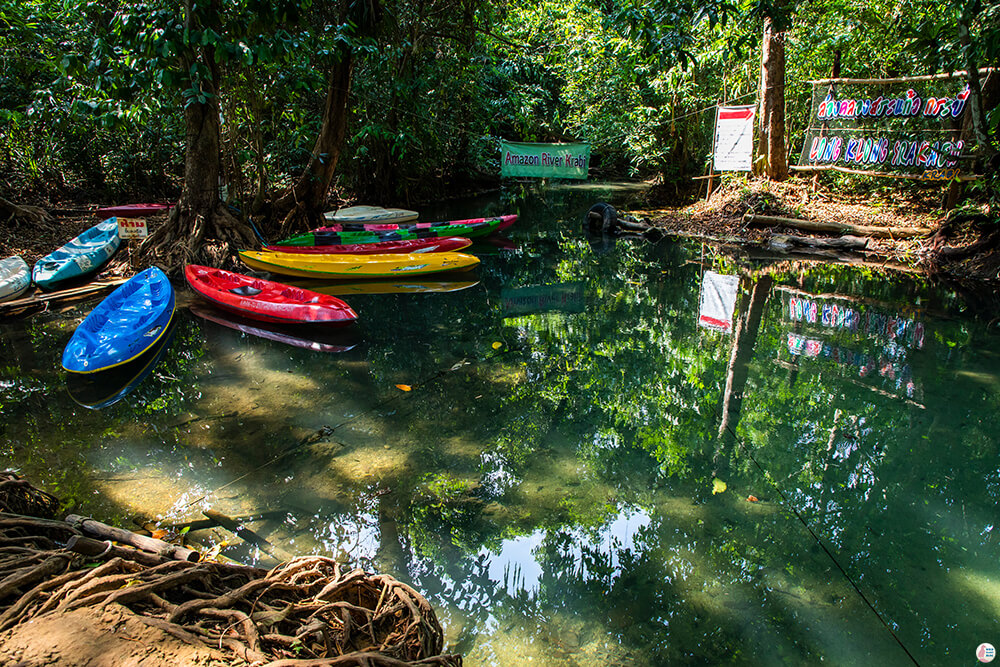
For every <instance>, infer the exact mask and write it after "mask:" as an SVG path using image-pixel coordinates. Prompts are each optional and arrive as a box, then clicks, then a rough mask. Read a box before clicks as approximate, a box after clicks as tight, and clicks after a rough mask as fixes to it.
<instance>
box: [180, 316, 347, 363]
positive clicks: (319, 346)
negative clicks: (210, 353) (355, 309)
mask: <svg viewBox="0 0 1000 667" xmlns="http://www.w3.org/2000/svg"><path fill="white" fill-rule="evenodd" d="M190 311H191V313H192V314H194V315H197V316H198V317H200V318H201V319H203V320H206V321H208V322H212V323H214V324H218V325H221V326H224V327H227V328H229V329H233V330H235V331H239V332H241V333H245V334H248V335H250V336H257V337H258V338H266V339H267V340H273V341H277V342H279V343H284V344H285V345H291V346H293V347H301V348H304V349H307V350H314V351H316V352H329V353H337V352H347V351H348V350H352V349H354V347H355V346H357V344H358V340H357V334H356V333H355V331H354V328H353V327H351V326H350V325H348V326H346V327H337V326H334V325H325V326H324V325H315V324H314V325H301V326H296V325H293V324H276V323H272V322H262V321H260V320H251V319H248V318H245V317H241V316H239V315H235V314H233V313H227V312H224V311H221V310H219V309H218V308H212V307H210V306H204V305H201V304H192V305H191V306H190Z"/></svg>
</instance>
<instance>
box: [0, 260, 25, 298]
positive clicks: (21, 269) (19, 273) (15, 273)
mask: <svg viewBox="0 0 1000 667" xmlns="http://www.w3.org/2000/svg"><path fill="white" fill-rule="evenodd" d="M30 286H31V267H29V266H28V263H27V262H25V261H24V260H23V259H21V257H20V255H14V256H13V257H7V258H6V259H0V301H13V300H14V299H16V298H17V297H19V296H21V295H22V294H24V293H25V292H26V291H28V288H29V287H30Z"/></svg>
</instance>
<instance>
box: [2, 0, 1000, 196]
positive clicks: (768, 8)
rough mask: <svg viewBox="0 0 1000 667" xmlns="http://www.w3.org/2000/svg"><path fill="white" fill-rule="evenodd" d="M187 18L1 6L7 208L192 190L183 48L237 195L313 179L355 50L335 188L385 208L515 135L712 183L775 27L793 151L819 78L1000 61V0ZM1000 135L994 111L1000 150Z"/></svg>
mask: <svg viewBox="0 0 1000 667" xmlns="http://www.w3.org/2000/svg"><path fill="white" fill-rule="evenodd" d="M184 7H185V3H180V2H168V1H166V0H146V1H145V2H140V3H131V4H128V5H121V6H119V5H116V4H112V3H105V2H93V1H86V0H67V1H59V2H56V1H54V0H28V1H24V2H21V1H15V0H0V49H3V51H4V56H5V57H4V58H3V59H2V60H0V137H2V140H0V167H2V169H3V171H4V173H5V174H7V179H6V180H5V182H4V183H3V184H2V186H0V188H2V190H3V192H0V194H2V195H5V196H7V197H8V198H16V199H20V200H32V199H39V200H44V199H48V200H50V201H52V200H58V199H67V198H68V199H77V200H87V201H93V200H108V201H111V200H124V199H130V198H132V199H139V198H166V197H176V195H177V194H178V192H179V187H180V180H181V179H182V175H183V158H184V140H185V136H184V134H185V133H184V118H183V108H184V106H185V105H186V104H189V103H191V102H192V101H204V99H203V98H204V95H203V94H202V93H201V92H200V91H202V92H203V89H201V88H199V81H202V80H204V78H205V77H207V76H208V75H209V72H208V69H209V68H208V66H207V65H206V64H205V63H198V64H197V66H194V65H191V66H185V65H184V63H186V62H188V60H186V59H185V56H184V54H185V52H186V50H187V51H190V50H191V49H194V48H200V47H203V46H209V47H211V50H212V52H213V53H214V54H215V55H214V58H215V60H216V63H215V65H216V66H217V67H218V70H219V72H218V77H219V79H220V80H219V82H218V83H219V93H218V94H219V98H220V103H221V111H222V118H223V126H222V132H223V152H224V156H223V157H224V170H225V172H226V181H227V182H228V183H229V184H230V188H229V194H230V195H231V196H232V197H234V198H235V200H236V201H237V202H239V201H244V202H248V201H249V200H250V199H252V198H253V197H254V196H258V195H260V194H262V193H264V194H265V196H266V193H268V192H270V193H272V194H273V193H274V192H276V191H277V190H278V189H280V188H284V187H287V185H288V184H289V183H290V182H291V181H292V180H293V179H294V178H295V176H296V175H297V174H298V173H300V172H301V170H302V168H303V166H304V165H305V163H306V162H307V161H308V159H309V155H310V151H311V149H312V146H313V143H314V141H315V137H316V135H317V132H318V130H319V125H320V121H321V118H320V116H321V113H322V109H321V107H322V101H323V96H324V94H325V91H326V85H327V76H328V72H329V66H330V61H331V58H335V57H337V56H336V54H338V53H341V52H342V50H343V49H350V50H351V51H352V52H353V54H354V58H355V62H356V66H355V68H354V74H353V79H352V82H351V93H352V95H351V102H350V104H349V113H350V118H349V125H348V132H347V138H346V145H345V147H344V153H343V159H342V160H341V161H340V165H339V167H338V176H337V180H336V181H335V183H334V188H335V192H334V193H333V194H335V195H339V196H341V197H359V196H360V197H364V198H365V199H367V200H372V201H375V200H377V201H382V202H408V201H419V200H426V199H429V198H431V197H437V196H440V195H442V194H447V193H455V192H458V191H462V190H466V189H469V188H473V187H476V186H477V185H481V184H482V183H484V182H490V181H495V180H496V178H497V172H498V168H497V154H498V141H499V140H500V139H508V140H525V141H531V140H537V141H560V140H583V141H587V142H590V143H591V145H592V146H593V151H594V158H595V159H594V163H593V165H592V170H593V172H594V173H596V174H597V175H601V176H614V177H624V176H630V177H644V178H648V177H658V178H660V179H662V180H663V181H665V182H670V181H672V180H677V179H679V178H680V177H681V176H690V175H695V174H700V173H703V171H704V169H705V167H706V164H707V159H708V158H707V156H708V153H709V140H710V136H711V132H712V124H713V120H714V119H713V115H712V113H711V109H712V107H713V105H714V104H716V103H717V102H720V101H722V102H737V103H752V102H753V101H754V100H755V99H756V94H757V86H758V80H759V70H760V55H759V46H760V35H761V21H762V19H763V18H764V17H768V19H769V20H774V21H775V22H776V25H783V26H788V38H787V50H788V58H787V62H788V66H787V110H788V114H789V115H788V130H789V135H788V144H789V152H790V153H791V156H792V158H793V159H794V158H795V156H796V155H797V153H798V151H799V150H800V149H801V146H800V142H801V130H802V129H803V128H804V125H805V116H806V111H807V105H808V98H809V94H810V87H809V85H808V83H807V81H808V80H810V79H815V78H821V77H827V76H830V75H831V73H833V72H834V71H835V70H836V71H838V72H839V74H840V75H841V76H845V77H851V76H856V77H878V76H886V75H888V76H898V75H916V74H927V73H933V72H938V71H947V70H956V69H963V68H964V67H966V66H967V64H968V63H969V62H974V63H977V64H978V65H979V66H990V65H993V66H995V65H997V64H998V63H1000V30H998V28H997V26H998V25H1000V20H998V18H1000V3H996V2H958V1H957V0H953V1H952V2H945V3H941V2H929V1H925V0H907V1H906V2H903V3H898V2H884V1H883V0H877V1H875V2H859V1H858V0H821V1H819V2H813V3H795V2H790V1H786V2H781V3H770V2H755V1H748V0H745V1H743V2H711V3H690V2H681V1H677V0H605V1H602V2H597V1H596V0H541V1H537V2H525V1H524V0H511V1H508V2H505V3H500V4H496V3H487V2H482V1H481V0H425V1H423V2H417V3H412V2H401V1H400V0H385V1H384V2H381V3H378V2H370V1H369V2H348V1H347V0H344V1H343V2H340V3H323V4H320V3H316V4H314V3H312V2H311V1H310V0H297V1H293V0H284V1H282V2H261V1H259V0H243V1H240V2H226V3H222V4H221V5H219V8H218V10H217V13H216V14H213V16H212V17H210V20H209V21H208V22H206V23H204V29H200V30H197V31H189V30H185V29H184V22H183V20H182V18H183V16H184V11H185V9H184ZM198 11H201V10H198ZM358 11H362V12H368V13H377V14H378V15H379V17H380V20H379V21H378V30H377V31H376V32H375V33H374V34H371V35H364V36H362V35H361V34H359V32H358V31H357V30H354V29H353V26H355V25H356V24H357V19H356V15H357V12H358ZM352 12H354V13H353V14H352ZM343 17H352V18H350V19H347V18H343ZM963 26H965V27H966V28H967V29H968V36H967V37H964V36H963V31H962V29H961V28H962V27H963ZM199 95H201V97H199ZM998 123H1000V114H998V113H996V112H994V113H993V114H992V116H990V117H989V120H988V125H989V126H990V128H991V130H992V133H993V136H994V137H995V135H996V128H997V125H998ZM993 142H994V144H995V139H994V140H993Z"/></svg>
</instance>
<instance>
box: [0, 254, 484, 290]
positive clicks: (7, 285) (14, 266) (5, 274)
mask: <svg viewBox="0 0 1000 667" xmlns="http://www.w3.org/2000/svg"><path fill="white" fill-rule="evenodd" d="M470 243H471V241H470ZM29 287H31V268H30V267H29V266H28V263H27V262H26V261H24V260H23V259H21V256H20V255H14V256H13V257H7V258H6V259H0V301H13V300H14V299H16V298H17V297H19V296H21V295H22V294H24V293H25V292H27V291H28V288H29Z"/></svg>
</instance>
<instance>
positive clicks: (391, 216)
mask: <svg viewBox="0 0 1000 667" xmlns="http://www.w3.org/2000/svg"><path fill="white" fill-rule="evenodd" d="M323 217H324V218H326V219H327V220H330V221H333V222H407V221H410V220H416V219H417V212H416V211H408V210H406V209H405V208H382V207H381V206H350V207H348V208H342V209H338V210H336V211H327V212H326V213H324V214H323Z"/></svg>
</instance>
